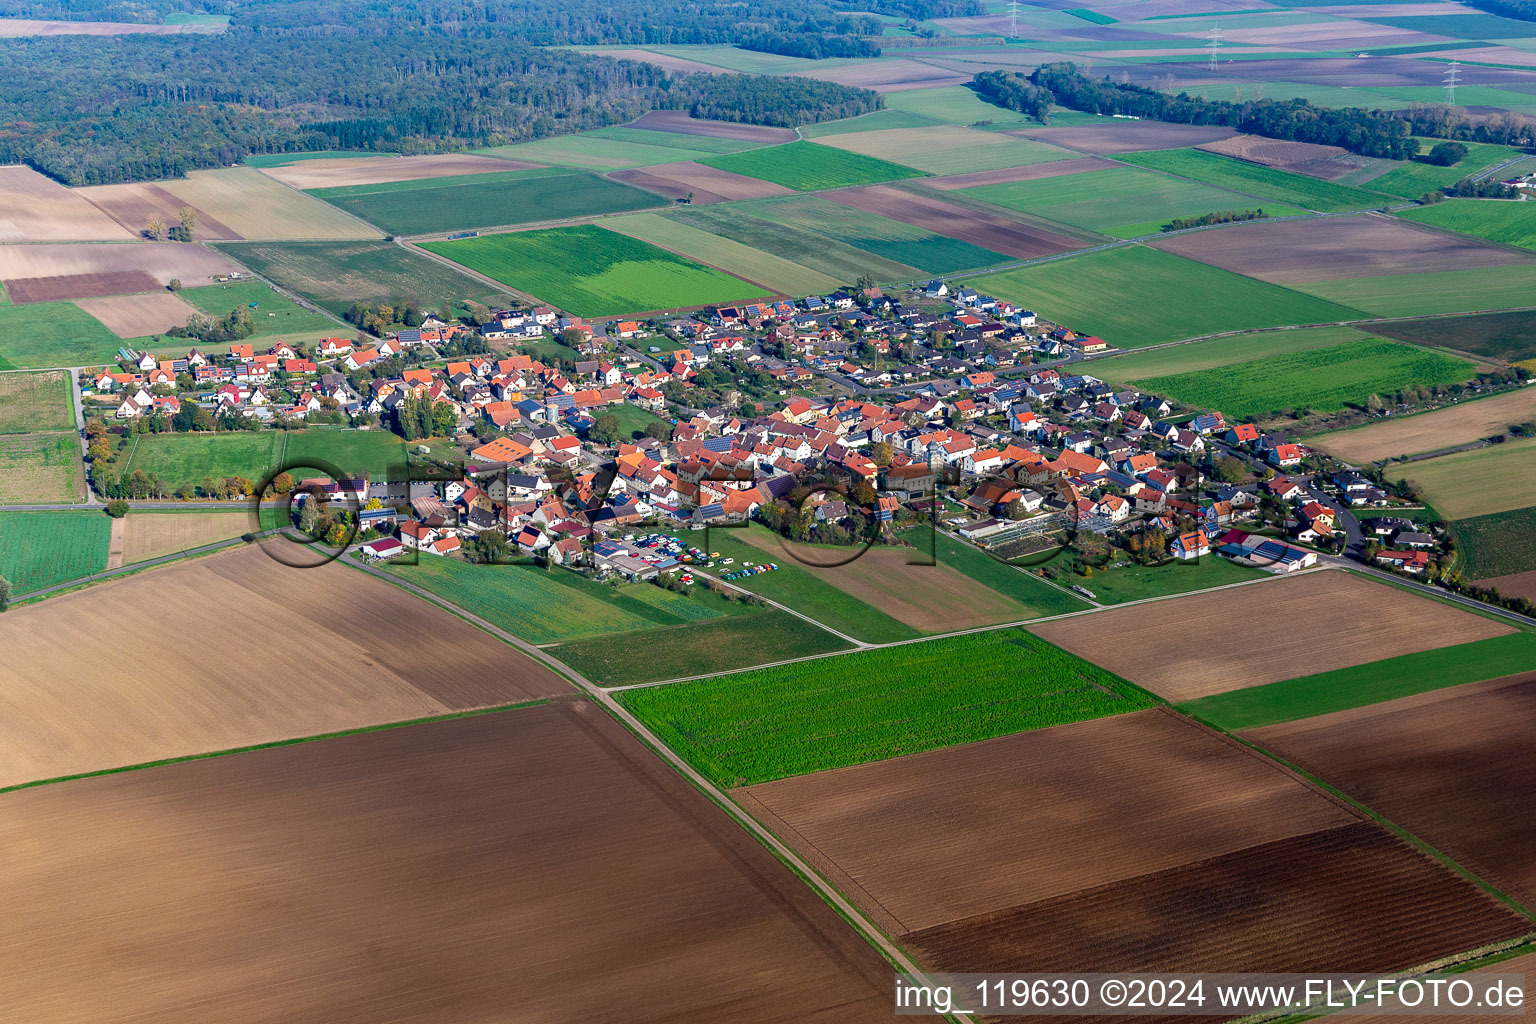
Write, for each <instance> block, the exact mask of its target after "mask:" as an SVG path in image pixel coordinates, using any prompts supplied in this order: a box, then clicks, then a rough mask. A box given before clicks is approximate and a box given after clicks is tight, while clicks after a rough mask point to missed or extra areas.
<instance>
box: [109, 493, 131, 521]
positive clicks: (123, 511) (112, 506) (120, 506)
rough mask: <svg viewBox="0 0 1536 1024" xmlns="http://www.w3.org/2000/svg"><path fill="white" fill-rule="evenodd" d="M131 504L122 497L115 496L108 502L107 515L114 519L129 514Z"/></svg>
mask: <svg viewBox="0 0 1536 1024" xmlns="http://www.w3.org/2000/svg"><path fill="white" fill-rule="evenodd" d="M128 508H129V505H128V503H127V502H126V501H124V500H122V499H121V498H114V499H113V500H112V501H109V502H107V515H109V516H111V517H112V518H113V519H121V518H123V516H126V515H127V514H128Z"/></svg>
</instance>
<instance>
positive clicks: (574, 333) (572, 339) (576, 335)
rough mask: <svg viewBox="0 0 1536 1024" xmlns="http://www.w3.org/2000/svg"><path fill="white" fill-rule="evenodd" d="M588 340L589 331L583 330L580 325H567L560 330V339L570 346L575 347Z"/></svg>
mask: <svg viewBox="0 0 1536 1024" xmlns="http://www.w3.org/2000/svg"><path fill="white" fill-rule="evenodd" d="M586 340H587V332H586V331H583V330H582V329H581V328H580V327H567V328H566V329H565V330H563V331H561V332H560V341H561V343H563V344H564V345H566V346H567V347H568V348H575V347H576V346H577V345H579V344H581V343H582V342H583V341H586Z"/></svg>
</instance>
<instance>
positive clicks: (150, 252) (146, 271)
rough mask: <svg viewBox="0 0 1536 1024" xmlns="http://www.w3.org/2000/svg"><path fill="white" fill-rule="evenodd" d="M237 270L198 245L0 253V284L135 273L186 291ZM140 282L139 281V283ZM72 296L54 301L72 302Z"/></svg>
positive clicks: (26, 248) (19, 248) (27, 248)
mask: <svg viewBox="0 0 1536 1024" xmlns="http://www.w3.org/2000/svg"><path fill="white" fill-rule="evenodd" d="M239 269H240V268H239V267H237V266H235V265H234V264H233V263H231V262H229V260H227V259H225V258H224V257H223V256H220V255H219V254H218V253H216V252H214V251H213V250H211V249H208V248H206V247H205V246H201V245H192V244H188V243H184V242H133V243H127V244H123V245H8V246H5V247H3V248H0V281H6V282H10V281H13V280H15V279H17V278H27V277H42V278H46V277H75V276H81V275H103V274H122V273H138V274H143V275H147V278H148V279H149V280H151V281H152V283H151V284H149V287H151V288H153V287H156V286H160V285H167V284H170V283H171V279H172V278H177V279H179V280H180V281H181V283H182V285H183V286H185V287H187V288H195V287H197V286H198V285H200V284H207V283H209V281H210V280H211V279H212V278H214V277H216V276H223V275H226V274H229V273H230V272H231V271H238V270H239ZM140 280H144V279H143V278H141V279H140ZM78 297H80V296H77V295H68V296H60V298H78Z"/></svg>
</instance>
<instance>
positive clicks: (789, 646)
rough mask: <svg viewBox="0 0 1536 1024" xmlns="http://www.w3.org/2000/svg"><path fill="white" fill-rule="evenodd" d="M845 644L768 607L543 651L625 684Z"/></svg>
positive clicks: (603, 680) (610, 682)
mask: <svg viewBox="0 0 1536 1024" xmlns="http://www.w3.org/2000/svg"><path fill="white" fill-rule="evenodd" d="M847 646H848V645H847V644H846V643H844V642H843V641H841V640H839V639H838V638H837V637H835V636H833V635H832V634H831V633H828V632H827V631H826V630H824V629H821V628H819V627H817V626H814V625H812V624H811V623H809V622H806V621H805V620H804V619H800V618H796V617H795V616H793V615H791V614H789V613H788V612H783V611H779V610H778V609H776V608H769V609H763V610H758V611H755V612H752V613H751V614H737V615H730V616H726V617H723V618H719V619H712V620H710V621H708V622H697V623H692V624H690V625H686V626H677V627H674V628H671V629H657V630H652V631H650V632H647V633H629V634H624V635H622V636H596V637H588V638H587V639H584V640H573V641H571V642H569V643H562V644H556V645H552V646H550V647H549V648H547V649H548V650H549V653H550V654H552V655H554V656H555V657H557V658H559V659H560V660H561V661H563V662H565V663H566V664H567V665H569V666H571V668H573V669H575V670H576V671H577V672H580V673H581V674H582V675H584V676H586V677H587V678H588V679H591V680H593V681H594V682H597V683H599V684H601V685H603V686H628V685H630V684H633V683H652V682H656V681H657V680H660V679H681V678H686V677H688V676H695V675H705V674H707V673H710V672H728V671H731V670H733V669H739V668H744V667H746V666H749V665H764V664H768V663H770V662H776V661H786V660H788V659H790V658H804V657H807V656H809V655H812V654H825V653H827V652H829V651H840V650H844V649H845V648H847Z"/></svg>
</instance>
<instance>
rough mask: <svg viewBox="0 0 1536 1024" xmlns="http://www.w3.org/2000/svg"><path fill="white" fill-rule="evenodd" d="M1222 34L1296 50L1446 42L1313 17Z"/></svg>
mask: <svg viewBox="0 0 1536 1024" xmlns="http://www.w3.org/2000/svg"><path fill="white" fill-rule="evenodd" d="M1209 31H1210V29H1209V28H1206V27H1203V26H1202V27H1200V28H1199V29H1195V28H1193V27H1191V28H1189V29H1187V30H1179V31H1175V32H1174V33H1173V34H1174V35H1188V36H1192V37H1193V36H1199V35H1202V34H1204V33H1206V32H1209ZM1222 38H1224V39H1230V40H1232V41H1234V42H1239V43H1247V44H1250V45H1253V46H1276V47H1291V48H1294V49H1298V50H1338V49H1353V48H1354V47H1357V46H1359V47H1367V46H1374V47H1377V48H1380V47H1387V46H1425V45H1428V44H1431V43H1444V42H1449V41H1450V38H1449V37H1448V36H1437V35H1431V34H1429V33H1428V32H1416V31H1414V30H1413V29H1406V28H1398V27H1396V26H1394V25H1382V24H1378V23H1376V22H1371V21H1351V20H1337V19H1335V20H1328V21H1324V20H1321V19H1319V20H1317V21H1314V22H1309V23H1303V24H1299V25H1264V26H1254V27H1251V28H1244V27H1242V26H1239V27H1237V28H1233V29H1230V30H1229V29H1223V30H1222Z"/></svg>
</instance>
